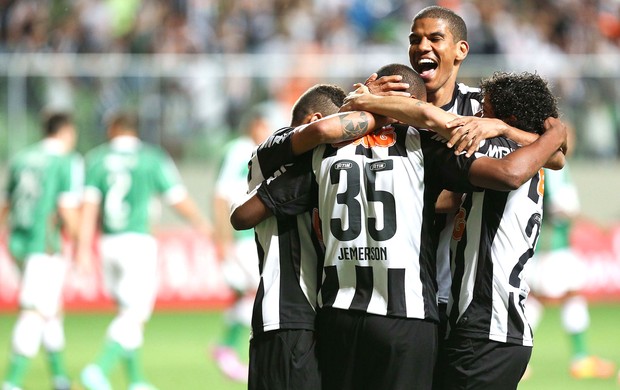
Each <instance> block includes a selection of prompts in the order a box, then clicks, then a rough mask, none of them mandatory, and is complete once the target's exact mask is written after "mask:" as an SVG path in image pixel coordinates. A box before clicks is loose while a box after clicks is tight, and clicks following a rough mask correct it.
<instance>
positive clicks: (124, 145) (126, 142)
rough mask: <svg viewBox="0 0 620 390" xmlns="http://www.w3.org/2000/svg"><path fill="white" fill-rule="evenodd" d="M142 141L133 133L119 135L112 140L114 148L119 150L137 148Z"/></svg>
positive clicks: (111, 143) (111, 144)
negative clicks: (132, 134)
mask: <svg viewBox="0 0 620 390" xmlns="http://www.w3.org/2000/svg"><path fill="white" fill-rule="evenodd" d="M141 144H142V141H140V139H139V138H138V137H134V136H131V135H119V136H118V137H114V138H112V139H111V140H110V146H111V147H112V149H117V150H135V149H137V148H139V147H140V145H141Z"/></svg>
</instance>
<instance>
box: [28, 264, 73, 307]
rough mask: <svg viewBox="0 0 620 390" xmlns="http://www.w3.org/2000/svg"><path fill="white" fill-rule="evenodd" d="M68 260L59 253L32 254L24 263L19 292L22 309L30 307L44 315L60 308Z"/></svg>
mask: <svg viewBox="0 0 620 390" xmlns="http://www.w3.org/2000/svg"><path fill="white" fill-rule="evenodd" d="M68 270H69V261H68V260H67V259H65V258H63V257H62V256H60V255H48V254H32V255H30V256H28V257H27V258H26V260H25V263H24V269H23V273H22V279H21V288H20V292H19V303H20V306H21V307H22V308H23V309H32V310H35V311H37V312H38V313H40V314H41V315H42V316H44V317H53V316H55V315H57V314H58V313H59V312H60V311H61V310H62V293H63V287H64V283H65V278H66V276H67V271H68Z"/></svg>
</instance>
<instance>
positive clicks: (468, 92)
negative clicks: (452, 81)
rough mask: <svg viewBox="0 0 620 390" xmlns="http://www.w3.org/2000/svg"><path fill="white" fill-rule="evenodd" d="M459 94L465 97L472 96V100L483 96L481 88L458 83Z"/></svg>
mask: <svg viewBox="0 0 620 390" xmlns="http://www.w3.org/2000/svg"><path fill="white" fill-rule="evenodd" d="M456 87H457V92H458V93H459V94H460V95H463V96H470V97H472V98H478V97H479V96H480V94H481V92H482V91H481V90H480V88H479V87H472V86H469V85H467V84H464V83H457V84H456Z"/></svg>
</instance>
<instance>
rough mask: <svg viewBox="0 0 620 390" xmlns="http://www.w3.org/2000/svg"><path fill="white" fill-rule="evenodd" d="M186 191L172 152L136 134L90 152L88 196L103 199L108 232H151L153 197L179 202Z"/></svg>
mask: <svg viewBox="0 0 620 390" xmlns="http://www.w3.org/2000/svg"><path fill="white" fill-rule="evenodd" d="M186 194H187V192H186V190H185V187H184V186H183V185H182V183H181V178H180V175H179V173H178V171H177V169H176V166H175V165H174V163H173V162H172V159H171V158H170V156H169V155H168V154H167V153H165V152H164V151H163V150H161V149H159V148H157V147H154V146H150V145H147V144H144V143H142V142H141V141H140V140H139V139H138V138H136V137H130V136H121V137H116V138H114V139H113V140H111V141H110V142H109V143H106V144H103V145H100V146H98V147H97V148H95V149H93V150H92V151H90V152H89V153H88V154H87V156H86V188H85V196H86V199H87V200H95V201H98V202H100V204H101V208H100V212H101V230H102V232H103V233H104V234H119V233H130V232H132V233H145V234H147V233H148V232H149V209H150V206H151V201H152V200H153V198H154V197H155V196H158V195H163V196H164V198H165V199H166V200H167V201H168V202H169V203H176V202H178V201H180V200H182V199H183V198H185V196H186Z"/></svg>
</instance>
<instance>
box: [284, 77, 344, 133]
mask: <svg viewBox="0 0 620 390" xmlns="http://www.w3.org/2000/svg"><path fill="white" fill-rule="evenodd" d="M345 97H346V93H345V92H344V91H343V90H342V88H340V87H339V86H337V85H331V84H317V85H315V86H313V87H311V88H310V89H308V90H307V91H306V92H304V94H303V95H301V97H300V98H299V99H298V100H297V102H296V103H295V105H294V106H293V110H292V119H291V126H299V125H301V124H302V122H303V119H304V117H305V116H306V115H308V114H312V113H315V112H320V113H321V114H323V116H327V115H331V114H335V113H337V112H338V109H339V108H340V106H342V104H343V102H344V98H345Z"/></svg>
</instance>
